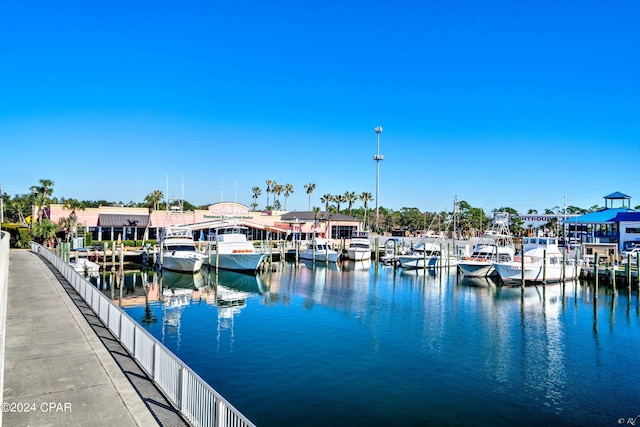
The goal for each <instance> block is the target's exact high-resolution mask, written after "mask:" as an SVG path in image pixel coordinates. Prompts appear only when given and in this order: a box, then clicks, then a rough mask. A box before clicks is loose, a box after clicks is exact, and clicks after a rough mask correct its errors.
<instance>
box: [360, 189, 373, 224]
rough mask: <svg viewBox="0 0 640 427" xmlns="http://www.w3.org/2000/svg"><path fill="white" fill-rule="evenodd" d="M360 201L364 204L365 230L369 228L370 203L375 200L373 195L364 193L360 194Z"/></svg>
mask: <svg viewBox="0 0 640 427" xmlns="http://www.w3.org/2000/svg"><path fill="white" fill-rule="evenodd" d="M360 200H362V202H363V203H364V228H365V229H366V228H367V208H368V207H369V202H370V201H372V200H373V195H372V194H371V193H369V192H368V191H363V192H362V193H360Z"/></svg>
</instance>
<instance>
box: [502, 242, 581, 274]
mask: <svg viewBox="0 0 640 427" xmlns="http://www.w3.org/2000/svg"><path fill="white" fill-rule="evenodd" d="M581 266H582V262H581V260H578V259H576V258H575V257H571V256H570V255H569V253H568V252H562V251H561V250H560V248H559V246H558V239H557V238H556V237H525V238H524V239H523V240H522V250H521V251H520V253H518V254H516V256H515V257H514V260H513V261H510V262H494V263H493V267H494V268H495V269H496V271H497V272H498V275H499V276H500V280H502V281H503V282H505V283H509V282H521V281H522V280H523V279H524V280H525V282H533V283H536V282H542V283H544V282H559V281H562V280H573V279H577V278H579V276H580V270H581Z"/></svg>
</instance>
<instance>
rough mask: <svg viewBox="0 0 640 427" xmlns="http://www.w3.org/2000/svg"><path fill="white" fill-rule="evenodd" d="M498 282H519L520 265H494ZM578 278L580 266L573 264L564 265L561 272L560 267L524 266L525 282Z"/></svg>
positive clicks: (520, 278)
mask: <svg viewBox="0 0 640 427" xmlns="http://www.w3.org/2000/svg"><path fill="white" fill-rule="evenodd" d="M493 266H494V268H495V269H496V271H497V273H498V276H500V280H502V281H503V282H521V281H522V277H523V273H522V265H521V264H520V263H518V262H509V263H494V264H493ZM579 277H580V266H579V265H577V266H576V265H575V264H566V265H565V268H564V272H563V268H562V265H553V266H549V265H547V266H543V265H526V264H525V266H524V280H525V282H536V283H541V282H559V281H562V280H574V279H577V278H579Z"/></svg>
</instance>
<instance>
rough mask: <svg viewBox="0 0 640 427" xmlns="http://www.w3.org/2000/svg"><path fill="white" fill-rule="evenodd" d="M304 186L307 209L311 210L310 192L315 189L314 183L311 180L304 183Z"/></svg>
mask: <svg viewBox="0 0 640 427" xmlns="http://www.w3.org/2000/svg"><path fill="white" fill-rule="evenodd" d="M304 188H305V189H306V190H307V194H308V195H309V210H311V193H313V190H315V189H316V185H315V184H314V183H313V182H310V183H308V184H305V185H304Z"/></svg>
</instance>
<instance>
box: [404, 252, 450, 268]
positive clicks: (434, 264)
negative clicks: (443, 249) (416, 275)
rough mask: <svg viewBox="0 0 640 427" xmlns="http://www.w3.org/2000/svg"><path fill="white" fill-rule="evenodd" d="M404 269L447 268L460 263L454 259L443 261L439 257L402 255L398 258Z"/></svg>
mask: <svg viewBox="0 0 640 427" xmlns="http://www.w3.org/2000/svg"><path fill="white" fill-rule="evenodd" d="M397 258H398V263H399V264H400V267H402V268H409V269H410V268H447V267H455V266H456V265H457V264H458V262H457V260H455V259H453V258H448V259H445V260H444V261H442V260H441V259H440V257H439V256H428V257H424V256H421V255H400V256H398V257H397Z"/></svg>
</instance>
